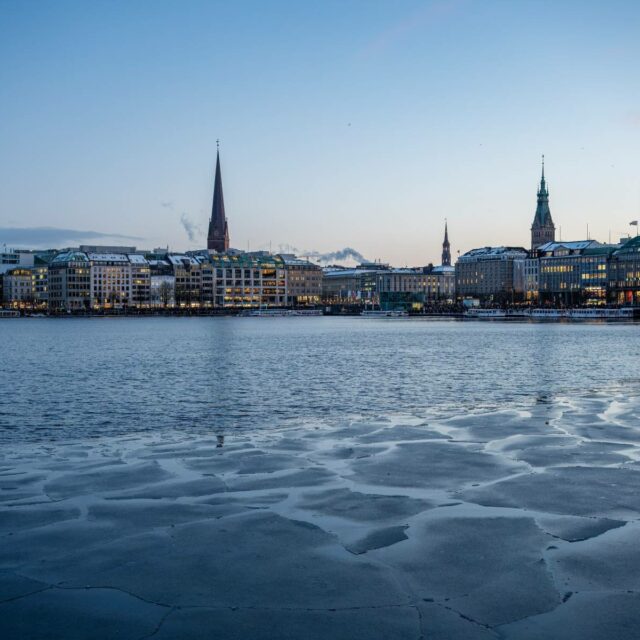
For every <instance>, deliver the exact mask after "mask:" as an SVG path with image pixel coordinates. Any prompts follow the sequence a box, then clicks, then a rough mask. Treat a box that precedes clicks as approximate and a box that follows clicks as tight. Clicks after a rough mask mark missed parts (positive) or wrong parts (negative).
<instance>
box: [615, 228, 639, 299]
mask: <svg viewBox="0 0 640 640" xmlns="http://www.w3.org/2000/svg"><path fill="white" fill-rule="evenodd" d="M608 275H609V296H608V297H609V301H610V302H612V303H614V304H620V305H633V306H640V237H639V236H636V237H635V238H631V239H629V240H627V241H626V242H624V243H623V244H622V245H621V246H620V248H618V249H616V250H615V251H614V252H613V253H612V255H611V259H610V261H609V272H608Z"/></svg>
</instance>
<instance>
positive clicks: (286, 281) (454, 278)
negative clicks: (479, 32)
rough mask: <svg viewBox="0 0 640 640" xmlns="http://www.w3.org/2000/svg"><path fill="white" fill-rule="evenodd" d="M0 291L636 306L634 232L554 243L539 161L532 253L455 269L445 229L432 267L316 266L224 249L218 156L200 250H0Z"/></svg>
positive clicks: (24, 302) (40, 296)
mask: <svg viewBox="0 0 640 640" xmlns="http://www.w3.org/2000/svg"><path fill="white" fill-rule="evenodd" d="M0 287H1V289H2V300H3V304H4V305H5V306H11V307H14V308H24V309H35V310H43V311H44V310H48V311H51V312H54V313H59V312H83V311H105V310H122V309H138V310H152V309H188V310H190V309H194V310H223V311H224V310H236V309H257V308H283V307H317V306H319V305H324V306H330V307H332V308H334V309H349V308H362V307H367V306H371V307H372V308H378V307H379V308H381V309H385V310H386V309H403V310H408V311H418V312H419V311H421V310H425V309H428V308H433V307H444V306H451V305H456V304H462V303H464V302H465V300H472V301H473V302H474V303H475V302H476V301H478V302H479V303H481V304H488V305H505V304H516V303H529V304H550V305H554V306H576V305H584V304H587V305H601V304H617V305H634V306H636V305H638V306H640V239H639V238H638V237H635V238H627V239H623V240H621V241H620V242H619V243H617V244H602V243H599V242H597V241H595V240H583V241H572V242H562V241H556V239H555V225H554V223H553V219H552V217H551V211H550V208H549V191H548V188H547V184H546V180H545V176H544V159H543V166H542V177H541V180H540V187H539V189H538V192H537V206H536V211H535V215H534V220H533V224H532V226H531V246H530V248H529V249H525V248H524V247H509V246H501V247H481V248H477V249H472V250H470V251H467V252H466V253H465V254H463V255H462V256H460V257H459V258H458V260H457V262H456V264H455V265H454V266H452V264H451V247H450V243H449V235H448V229H447V225H446V224H445V233H444V241H443V244H442V261H441V265H439V266H433V265H431V264H429V265H428V266H425V267H417V268H404V269H397V268H392V267H390V266H389V265H388V264H381V263H377V262H376V263H365V264H360V265H359V266H358V267H356V268H344V267H340V266H330V267H324V268H322V267H320V266H319V265H317V264H314V263H312V262H310V261H309V260H305V259H302V258H299V257H296V256H295V255H292V254H272V253H270V252H265V251H258V252H243V251H237V250H234V249H230V248H229V226H228V222H227V217H226V213H225V207H224V198H223V193H222V177H221V172H220V155H219V153H218V155H217V159H216V172H215V179H214V195H213V206H212V211H211V218H210V222H209V230H208V234H207V248H206V249H203V250H200V251H189V252H186V253H173V252H170V251H168V250H160V249H155V250H153V251H137V250H136V248H135V247H104V246H79V247H74V248H67V249H64V250H53V249H52V250H48V251H34V250H26V249H22V250H15V251H6V250H5V251H4V253H0Z"/></svg>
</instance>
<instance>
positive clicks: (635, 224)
mask: <svg viewBox="0 0 640 640" xmlns="http://www.w3.org/2000/svg"><path fill="white" fill-rule="evenodd" d="M629 224H630V225H631V226H632V227H637V226H638V221H637V220H632V221H631V222H630V223H629Z"/></svg>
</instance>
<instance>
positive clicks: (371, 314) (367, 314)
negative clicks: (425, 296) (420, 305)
mask: <svg viewBox="0 0 640 640" xmlns="http://www.w3.org/2000/svg"><path fill="white" fill-rule="evenodd" d="M360 315H361V316H362V317H363V318H406V317H408V315H409V314H408V313H407V312H406V311H401V310H391V309H390V310H388V311H385V310H383V309H365V310H364V311H362V312H361V313H360Z"/></svg>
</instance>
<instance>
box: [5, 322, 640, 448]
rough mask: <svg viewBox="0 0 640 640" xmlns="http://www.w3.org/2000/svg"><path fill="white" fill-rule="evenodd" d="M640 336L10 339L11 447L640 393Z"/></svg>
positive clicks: (97, 325) (202, 330) (224, 334)
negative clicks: (607, 393)
mask: <svg viewBox="0 0 640 640" xmlns="http://www.w3.org/2000/svg"><path fill="white" fill-rule="evenodd" d="M638 356H640V326H639V325H637V324H607V325H605V324H533V323H517V322H512V323H497V322H496V323H490V322H488V323H480V322H475V323H470V322H460V321H427V320H405V319H400V320H389V319H364V318H93V319H72V318H69V319H35V318H34V319H24V320H3V321H1V323H0V360H1V363H2V365H1V371H2V378H3V379H2V386H1V391H0V441H2V442H21V441H34V440H40V441H42V440H59V439H65V440H66V439H75V438H84V437H95V436H105V435H122V434H130V433H133V432H144V431H159V430H163V429H170V430H176V429H177V430H184V431H187V432H189V431H192V432H197V433H207V432H210V433H222V432H226V433H229V432H230V431H231V430H247V429H251V430H254V429H270V428H274V427H280V426H283V425H287V424H291V423H296V424H300V422H306V421H310V422H313V421H323V422H327V421H334V420H335V421H339V420H341V419H343V418H344V417H346V416H358V415H363V416H379V415H392V414H411V415H415V416H424V417H429V416H433V415H436V416H446V415H451V414H460V413H463V412H468V411H476V410H487V409H493V408H500V407H505V406H511V405H521V404H523V403H524V404H526V403H529V402H530V403H534V402H540V401H545V400H546V399H548V398H550V397H553V396H554V395H556V394H560V393H571V394H575V393H578V394H582V393H585V394H589V393H590V392H592V391H601V390H603V389H608V388H611V389H612V390H613V389H616V390H618V391H619V390H620V389H623V390H628V392H629V393H635V392H637V390H638V388H639V387H640V384H639V382H640V367H639V366H638V362H639V359H638Z"/></svg>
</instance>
